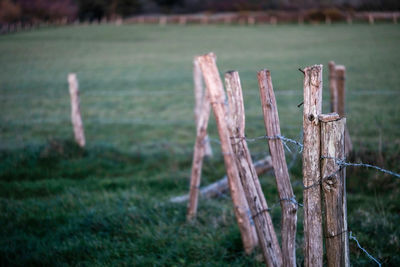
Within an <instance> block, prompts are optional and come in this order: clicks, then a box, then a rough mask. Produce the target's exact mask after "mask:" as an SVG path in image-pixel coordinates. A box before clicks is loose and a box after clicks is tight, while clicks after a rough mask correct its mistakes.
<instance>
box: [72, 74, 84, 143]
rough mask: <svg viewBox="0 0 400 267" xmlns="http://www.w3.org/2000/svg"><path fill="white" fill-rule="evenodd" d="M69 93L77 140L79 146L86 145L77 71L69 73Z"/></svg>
mask: <svg viewBox="0 0 400 267" xmlns="http://www.w3.org/2000/svg"><path fill="white" fill-rule="evenodd" d="M68 83H69V94H70V97H71V121H72V126H73V128H74V135H75V141H76V142H77V143H78V145H79V146H81V147H84V146H85V143H86V142H85V133H84V131H83V123H82V117H81V110H80V103H79V84H78V80H77V78H76V74H75V73H70V74H68Z"/></svg>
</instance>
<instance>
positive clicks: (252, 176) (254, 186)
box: [225, 71, 282, 266]
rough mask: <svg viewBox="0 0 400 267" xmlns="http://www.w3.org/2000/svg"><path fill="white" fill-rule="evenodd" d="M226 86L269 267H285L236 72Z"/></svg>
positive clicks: (236, 147)
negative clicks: (253, 156) (248, 137)
mask: <svg viewBox="0 0 400 267" xmlns="http://www.w3.org/2000/svg"><path fill="white" fill-rule="evenodd" d="M225 85H226V91H227V95H228V102H229V115H228V122H229V132H230V136H231V143H232V150H233V152H234V153H235V156H236V157H235V159H236V165H237V167H238V171H239V176H240V180H241V183H242V186H243V190H244V193H245V195H246V199H247V201H248V203H249V207H250V211H251V214H252V218H253V220H254V224H255V227H256V230H257V234H258V240H259V243H260V245H261V249H262V252H263V256H264V259H265V262H266V263H267V264H268V266H282V254H281V249H280V247H279V242H278V238H277V236H276V233H275V230H274V226H273V224H272V219H271V215H270V213H269V209H268V205H267V201H266V200H265V197H264V194H263V192H262V188H261V185H260V181H259V179H258V176H257V173H256V170H255V168H254V165H253V162H252V160H251V155H250V152H249V149H248V147H247V142H246V139H245V138H244V136H245V131H244V129H245V114H244V104H243V95H242V87H241V84H240V78H239V74H238V72H236V71H232V72H228V73H226V74H225Z"/></svg>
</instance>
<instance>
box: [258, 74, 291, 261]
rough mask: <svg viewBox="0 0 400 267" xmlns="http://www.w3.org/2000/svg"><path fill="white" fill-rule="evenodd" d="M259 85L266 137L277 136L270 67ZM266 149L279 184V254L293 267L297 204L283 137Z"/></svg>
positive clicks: (276, 116)
mask: <svg viewBox="0 0 400 267" xmlns="http://www.w3.org/2000/svg"><path fill="white" fill-rule="evenodd" d="M257 77H258V85H259V88H260V98H261V106H262V110H263V115H264V124H265V130H266V132H267V136H280V135H281V129H280V124H279V115H278V108H277V105H276V99H275V94H274V89H273V87H272V80H271V74H270V71H269V70H261V71H259V72H258V75H257ZM268 144H269V152H270V155H271V158H272V165H273V166H274V172H275V179H276V183H277V187H278V193H279V198H280V199H281V203H280V204H281V207H282V229H281V233H282V235H281V236H282V257H283V266H293V267H295V266H296V246H295V244H296V223H297V214H296V212H297V205H296V203H295V201H290V200H294V198H295V196H294V193H293V189H292V185H291V183H290V177H289V171H288V168H287V164H286V159H285V151H284V149H283V144H282V140H280V139H278V138H276V139H269V140H268Z"/></svg>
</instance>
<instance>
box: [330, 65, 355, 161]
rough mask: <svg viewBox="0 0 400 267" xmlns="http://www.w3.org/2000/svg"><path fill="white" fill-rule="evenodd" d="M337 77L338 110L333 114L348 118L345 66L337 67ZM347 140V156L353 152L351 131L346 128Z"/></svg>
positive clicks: (345, 136)
mask: <svg viewBox="0 0 400 267" xmlns="http://www.w3.org/2000/svg"><path fill="white" fill-rule="evenodd" d="M335 77H336V81H337V93H336V94H337V108H336V110H333V112H337V113H338V114H339V116H340V117H345V116H346V110H345V102H346V67H345V66H343V65H336V66H335ZM344 138H345V139H344V140H345V147H344V148H345V153H346V156H347V155H348V154H349V153H350V152H351V151H352V150H353V144H352V142H351V138H350V134H349V130H348V128H347V127H346V129H345V133H344Z"/></svg>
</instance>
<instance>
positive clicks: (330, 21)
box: [325, 16, 332, 24]
mask: <svg viewBox="0 0 400 267" xmlns="http://www.w3.org/2000/svg"><path fill="white" fill-rule="evenodd" d="M325 24H332V19H331V17H329V16H326V17H325Z"/></svg>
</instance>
